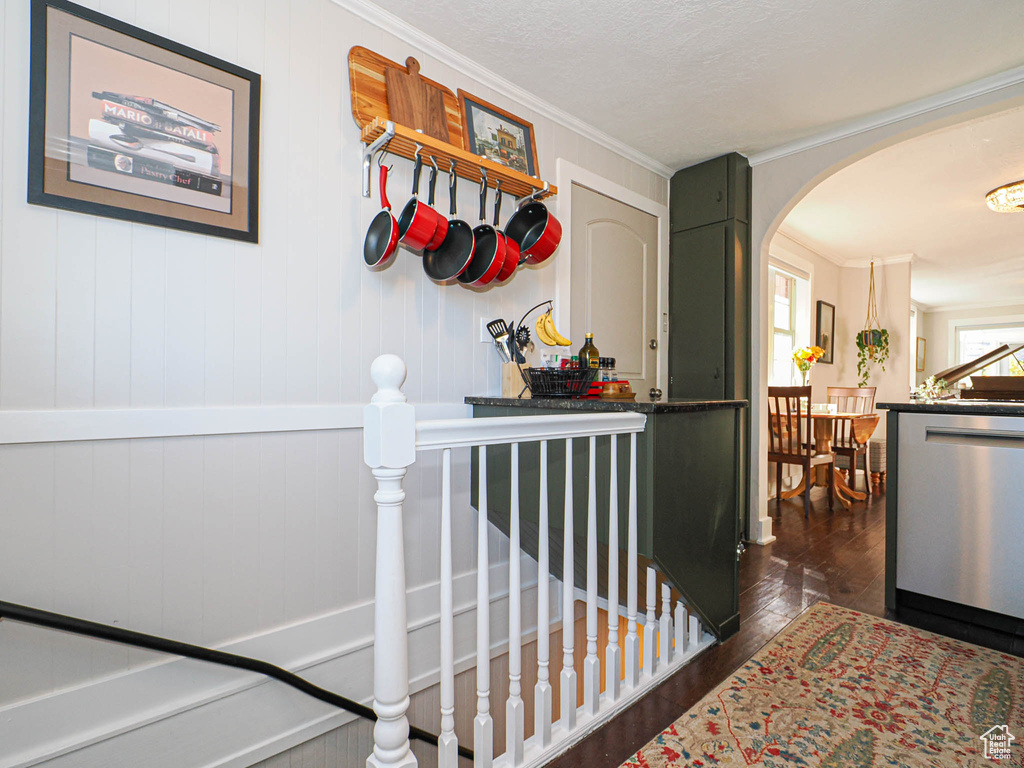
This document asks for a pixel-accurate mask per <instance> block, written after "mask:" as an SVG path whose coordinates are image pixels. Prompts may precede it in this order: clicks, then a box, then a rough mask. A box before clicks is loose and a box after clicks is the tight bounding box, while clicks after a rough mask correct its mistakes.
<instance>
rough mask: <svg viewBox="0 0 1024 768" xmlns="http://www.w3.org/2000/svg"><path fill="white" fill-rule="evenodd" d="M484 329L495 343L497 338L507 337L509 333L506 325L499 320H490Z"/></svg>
mask: <svg viewBox="0 0 1024 768" xmlns="http://www.w3.org/2000/svg"><path fill="white" fill-rule="evenodd" d="M485 327H486V328H487V332H488V333H489V334H491V338H492V339H494V340H495V341H497V340H498V337H499V336H508V333H509V329H508V325H507V324H506V323H505V321H504V320H502V319H501V318H498V319H497V320H491V322H489V323H488V324H487V325H486V326H485Z"/></svg>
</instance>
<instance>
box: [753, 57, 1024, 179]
mask: <svg viewBox="0 0 1024 768" xmlns="http://www.w3.org/2000/svg"><path fill="white" fill-rule="evenodd" d="M1021 83H1024V67H1015V68H1013V69H1008V70H1006V71H1005V72H999V73H997V74H995V75H990V76H989V77H983V78H981V79H980V80H975V81H974V82H971V83H967V84H966V85H960V86H957V87H956V88H950V89H949V90H948V91H943V92H942V93H937V94H935V95H934V96H926V97H925V98H923V99H917V100H916V101H908V102H907V103H906V104H901V105H899V106H898V107H893V108H891V109H886V110H883V111H881V112H876V113H874V114H872V115H868V116H867V117H861V118H857V119H856V120H851V121H850V122H847V123H844V124H842V125H839V126H836V127H835V128H830V129H828V130H827V131H821V132H819V133H815V134H812V135H811V136H807V137H806V138H803V139H797V140H796V141H791V142H789V143H787V144H780V145H779V146H777V147H773V148H771V149H766V150H764V151H763V152H754V153H753V154H751V155H750V156H749V158H748V160H749V161H750V165H751V166H757V165H761V164H762V163H770V162H771V161H773V160H778V159H780V158H783V157H788V156H789V155H795V154H797V153H799V152H805V151H806V150H808V149H814V148H815V147H820V146H822V145H824V144H831V143H832V142H834V141H840V140H842V139H846V138H849V137H850V136H856V135H857V134H860V133H867V132H868V131H873V130H874V129H876V128H882V127H884V126H887V125H892V124H893V123H898V122H900V121H902V120H907V119H909V118H912V117H917V116H918V115H923V114H926V113H928V112H934V111H935V110H937V109H943V108H944V107H949V106H952V105H954V104H959V103H960V102H963V101H967V100H968V99H973V98H975V97H977V96H983V95H985V94H987V93H993V92H994V91H999V90H1002V89H1004V88H1012V87H1013V86H1015V85H1020V84H1021Z"/></svg>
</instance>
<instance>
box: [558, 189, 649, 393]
mask: <svg viewBox="0 0 1024 768" xmlns="http://www.w3.org/2000/svg"><path fill="white" fill-rule="evenodd" d="M571 226H572V289H571V295H570V301H571V305H572V318H571V324H572V332H573V339H572V341H573V346H574V349H578V348H579V347H581V346H582V345H583V336H584V334H585V333H587V332H592V333H593V334H594V344H595V345H596V346H597V348H598V350H599V351H600V353H601V356H602V357H614V358H615V361H616V369H617V371H618V374H619V378H620V379H629V381H630V383H631V385H632V387H633V391H634V392H636V393H637V400H642V401H647V400H649V399H650V395H649V392H650V390H651V388H652V387H656V386H657V364H658V353H657V351H656V347H655V348H652V346H651V341H652V340H656V339H657V338H658V332H657V331H658V325H657V324H658V219H657V218H656V217H655V216H652V215H651V214H649V213H644V212H643V211H640V210H637V209H636V208H633V207H632V206H629V205H626V204H625V203H622V202H619V201H618V200H614V199H612V198H610V197H607V196H605V195H602V194H599V193H597V192H594V191H592V190H590V189H587V188H586V187H582V186H580V185H577V184H574V185H573V190H572V223H571Z"/></svg>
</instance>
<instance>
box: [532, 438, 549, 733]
mask: <svg viewBox="0 0 1024 768" xmlns="http://www.w3.org/2000/svg"><path fill="white" fill-rule="evenodd" d="M537 525H538V528H539V536H540V538H539V539H538V543H537V685H536V686H534V689H533V691H534V724H533V732H534V734H535V735H536V736H537V738H538V739H540V745H541V747H547V746H548V745H550V744H551V708H552V701H551V695H552V694H551V682H550V674H551V673H550V671H549V669H548V666H549V656H550V648H549V642H548V641H549V640H550V638H549V636H548V633H549V632H550V625H551V612H550V609H549V606H548V590H549V589H550V579H551V574H550V570H549V569H550V562H549V560H548V533H549V531H548V441H547V440H541V441H540V512H539V516H538V520H537Z"/></svg>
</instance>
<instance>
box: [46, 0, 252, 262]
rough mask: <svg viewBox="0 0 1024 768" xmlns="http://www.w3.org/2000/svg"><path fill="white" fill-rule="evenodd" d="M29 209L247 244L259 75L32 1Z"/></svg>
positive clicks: (55, 4)
mask: <svg viewBox="0 0 1024 768" xmlns="http://www.w3.org/2000/svg"><path fill="white" fill-rule="evenodd" d="M31 51H32V53H31V99H30V104H29V165H28V201H29V202H30V203H35V204H37V205H47V206H51V207H53V208H63V209H67V210H73V211H80V212H82V213H91V214H96V215H99V216H109V217H112V218H117V219H127V220H128V221H138V222H143V223H146V224H155V225H159V226H164V227H173V228H175V229H184V230H188V231H190V232H199V233H202V234H207V235H216V236H219V237H229V238H233V239H236V240H244V241H248V242H253V243H254V242H256V241H257V239H258V221H259V219H258V201H259V135H260V134H259V117H260V76H259V75H258V74H256V73H255V72H250V71H248V70H246V69H242V68H241V67H238V66H235V65H234V64H230V63H229V62H226V61H222V60H220V59H217V58H214V57H213V56H208V55H207V54H205V53H202V52H200V51H196V50H194V49H192V48H188V47H186V46H184V45H179V44H178V43H175V42H173V41H171V40H167V39H166V38H163V37H160V36H158V35H154V34H151V33H149V32H146V31H145V30H142V29H139V28H138V27H133V26H131V25H129V24H125V23H124V22H121V21H118V20H117V19H113V18H111V17H109V16H104V15H103V14H100V13H96V12H95V11H92V10H90V9H88V8H83V7H82V6H79V5H75V4H74V3H70V2H66V1H65V0H32V43H31Z"/></svg>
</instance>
